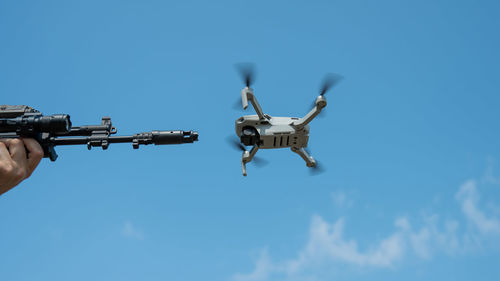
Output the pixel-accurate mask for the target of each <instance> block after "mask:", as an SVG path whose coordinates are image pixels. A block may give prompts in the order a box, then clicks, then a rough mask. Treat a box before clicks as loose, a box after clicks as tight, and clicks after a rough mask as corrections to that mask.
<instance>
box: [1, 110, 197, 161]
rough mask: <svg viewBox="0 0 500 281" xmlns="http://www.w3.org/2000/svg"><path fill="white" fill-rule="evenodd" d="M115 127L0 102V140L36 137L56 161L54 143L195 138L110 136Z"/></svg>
mask: <svg viewBox="0 0 500 281" xmlns="http://www.w3.org/2000/svg"><path fill="white" fill-rule="evenodd" d="M116 133H117V130H116V128H115V127H113V125H112V124H111V118H110V117H103V118H102V121H101V124H100V125H87V126H79V127H73V126H72V124H71V120H70V116H69V115H68V114H54V115H48V116H44V115H43V114H42V113H41V112H40V111H38V110H36V109H34V108H32V107H29V106H26V105H0V139H2V138H19V137H27V138H34V139H36V140H37V141H38V142H39V143H40V145H41V146H42V148H43V151H44V157H48V158H50V160H51V161H56V159H57V153H56V151H55V150H54V147H55V146H57V145H80V144H86V145H87V148H88V149H89V150H90V149H91V148H92V147H99V146H100V147H102V149H103V150H105V149H107V148H108V146H109V144H111V143H130V142H131V143H132V147H133V148H134V149H137V148H139V145H148V144H155V145H164V144H182V143H193V142H195V141H198V133H197V132H194V131H151V132H144V133H138V134H134V135H131V136H111V135H114V134H116Z"/></svg>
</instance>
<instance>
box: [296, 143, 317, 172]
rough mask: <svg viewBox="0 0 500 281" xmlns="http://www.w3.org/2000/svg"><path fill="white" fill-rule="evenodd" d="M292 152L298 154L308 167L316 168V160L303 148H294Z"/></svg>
mask: <svg viewBox="0 0 500 281" xmlns="http://www.w3.org/2000/svg"><path fill="white" fill-rule="evenodd" d="M292 151H293V152H295V153H297V154H298V155H299V156H300V157H302V159H304V161H306V166H307V167H315V166H316V160H314V158H313V157H312V156H311V155H309V153H307V151H306V150H305V149H304V148H303V147H301V148H297V147H292Z"/></svg>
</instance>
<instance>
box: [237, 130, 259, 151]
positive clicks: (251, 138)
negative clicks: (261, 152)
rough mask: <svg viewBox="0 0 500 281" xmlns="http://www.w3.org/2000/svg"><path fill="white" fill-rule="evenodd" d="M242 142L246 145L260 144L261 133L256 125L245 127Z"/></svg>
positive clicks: (241, 136) (242, 132)
mask: <svg viewBox="0 0 500 281" xmlns="http://www.w3.org/2000/svg"><path fill="white" fill-rule="evenodd" d="M240 139H241V142H242V143H243V144H244V145H246V146H254V145H256V144H257V145H258V144H260V134H259V132H257V130H256V129H255V128H254V127H251V126H246V127H243V130H242V131H241V135H240Z"/></svg>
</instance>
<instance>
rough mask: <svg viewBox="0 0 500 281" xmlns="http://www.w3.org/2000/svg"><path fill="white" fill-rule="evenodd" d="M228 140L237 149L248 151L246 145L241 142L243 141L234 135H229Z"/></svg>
mask: <svg viewBox="0 0 500 281" xmlns="http://www.w3.org/2000/svg"><path fill="white" fill-rule="evenodd" d="M227 142H229V144H231V146H232V147H233V148H234V149H236V150H241V151H246V150H247V149H246V148H245V146H243V145H242V144H241V142H239V141H238V140H236V139H234V138H232V137H228V138H227Z"/></svg>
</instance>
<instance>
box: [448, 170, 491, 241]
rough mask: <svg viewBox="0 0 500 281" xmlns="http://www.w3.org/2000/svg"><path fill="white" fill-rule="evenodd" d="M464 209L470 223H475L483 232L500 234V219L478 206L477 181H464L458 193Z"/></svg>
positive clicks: (457, 195) (458, 198) (457, 196)
mask: <svg viewBox="0 0 500 281" xmlns="http://www.w3.org/2000/svg"><path fill="white" fill-rule="evenodd" d="M456 198H457V200H458V201H459V202H460V204H461V207H462V211H463V213H464V215H465V217H466V218H467V219H468V220H469V222H470V223H472V224H473V225H475V226H476V227H477V229H478V230H479V231H480V232H481V233H483V234H500V220H499V219H497V218H494V217H488V216H487V215H486V214H485V213H484V212H483V211H481V210H480V209H479V208H478V202H479V194H478V193H477V190H476V182H475V181H473V180H469V181H467V182H466V183H464V184H463V185H462V186H461V187H460V190H459V191H458V192H457V194H456Z"/></svg>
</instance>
